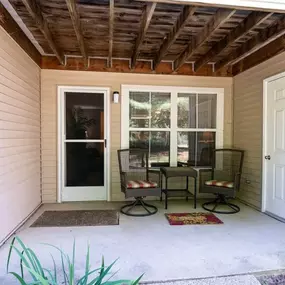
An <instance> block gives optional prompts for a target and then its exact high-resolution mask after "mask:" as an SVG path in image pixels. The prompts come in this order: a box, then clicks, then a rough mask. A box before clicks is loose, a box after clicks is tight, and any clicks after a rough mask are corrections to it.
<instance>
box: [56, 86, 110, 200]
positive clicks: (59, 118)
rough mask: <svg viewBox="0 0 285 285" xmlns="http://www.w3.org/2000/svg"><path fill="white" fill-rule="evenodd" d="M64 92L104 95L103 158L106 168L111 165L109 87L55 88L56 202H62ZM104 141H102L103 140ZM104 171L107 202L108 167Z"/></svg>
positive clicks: (108, 198)
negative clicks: (105, 142) (104, 146)
mask: <svg viewBox="0 0 285 285" xmlns="http://www.w3.org/2000/svg"><path fill="white" fill-rule="evenodd" d="M65 92H82V93H100V92H102V93H106V102H105V108H106V109H105V110H106V119H105V123H106V125H105V131H106V134H105V138H106V140H107V145H106V150H105V153H106V154H105V158H106V162H107V166H110V165H111V159H110V156H111V155H110V143H111V140H110V110H111V108H110V88H109V87H91V86H63V85H60V86H58V87H57V202H58V203H61V202H62V183H63V173H62V163H63V159H64V156H63V151H62V143H63V140H62V132H63V130H62V118H63V114H62V111H63V110H62V103H63V94H64V93H65ZM92 141H94V142H95V141H102V140H92ZM103 141H104V140H103ZM105 171H106V191H107V201H111V183H110V181H111V180H110V177H111V176H110V175H111V173H110V167H105Z"/></svg>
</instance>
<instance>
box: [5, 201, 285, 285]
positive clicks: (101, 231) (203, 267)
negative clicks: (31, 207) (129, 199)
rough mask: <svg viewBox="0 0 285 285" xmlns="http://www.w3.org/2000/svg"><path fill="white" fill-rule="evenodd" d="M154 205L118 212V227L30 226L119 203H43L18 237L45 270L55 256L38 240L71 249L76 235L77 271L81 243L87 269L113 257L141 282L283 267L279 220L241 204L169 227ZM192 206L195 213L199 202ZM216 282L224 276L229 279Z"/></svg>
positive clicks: (182, 206) (176, 207)
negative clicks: (152, 211) (213, 220)
mask: <svg viewBox="0 0 285 285" xmlns="http://www.w3.org/2000/svg"><path fill="white" fill-rule="evenodd" d="M157 205H158V206H159V212H158V214H156V215H154V216H151V217H145V218H133V217H127V216H123V215H121V217H120V225H119V226H103V227H98V226H97V227H71V228H29V224H30V223H32V222H33V221H34V220H35V219H36V218H37V217H38V216H39V215H40V214H41V213H42V212H43V211H44V210H56V209H59V210H60V209H62V210H66V209H107V208H108V209H114V208H118V207H119V205H118V204H104V203H99V204H98V203H95V204H92V203H86V204H61V205H58V204H57V205H45V206H43V207H42V208H41V209H40V210H39V212H38V213H37V214H36V215H35V217H33V218H32V219H31V221H29V223H28V224H27V225H25V227H24V228H23V229H22V230H21V231H20V232H19V233H18V235H19V236H20V237H21V238H22V239H23V241H24V242H25V243H26V244H27V245H29V246H30V247H31V248H32V249H34V250H35V251H36V252H37V254H38V255H39V257H40V259H41V260H42V262H43V263H44V265H45V266H46V267H47V268H51V267H52V260H51V258H50V253H52V254H53V255H54V256H55V257H56V259H57V260H58V253H57V252H56V251H55V250H53V249H52V248H50V247H48V246H46V245H43V244H42V243H48V244H53V245H56V246H59V247H61V248H62V249H63V250H64V251H65V252H67V253H71V251H72V243H73V239H75V240H76V245H77V255H76V260H77V271H76V274H77V275H78V276H80V275H82V274H83V272H84V266H85V264H84V262H85V254H86V247H87V243H88V242H89V243H90V246H91V255H92V256H91V263H92V265H93V268H96V267H98V266H99V264H100V259H101V256H102V255H104V257H105V260H106V263H111V262H112V261H113V260H115V259H116V258H118V257H119V258H120V260H119V261H118V263H117V265H116V269H120V271H119V272H118V274H117V275H116V277H117V278H123V279H126V278H127V279H135V278H136V277H138V276H139V275H141V274H142V273H145V275H144V279H143V281H157V282H161V281H165V280H177V279H192V278H207V277H217V276H228V275H237V274H249V273H252V272H258V271H267V270H278V269H283V268H285V224H283V223H281V222H279V221H277V220H274V219H272V218H270V217H268V216H266V215H264V214H261V213H259V212H257V211H255V210H253V209H251V208H249V207H247V206H243V205H241V207H242V210H241V212H240V213H238V214H236V215H217V216H218V217H219V218H220V219H221V220H222V221H223V222H224V224H223V225H201V226H190V225H189V226H170V225H169V224H168V222H167V220H166V218H165V217H164V213H165V211H164V209H163V205H162V204H160V203H159V202H158V203H157ZM191 211H192V212H194V209H193V207H192V202H191V201H190V202H189V203H186V202H183V203H180V202H178V201H171V202H170V205H169V209H168V212H172V213H174V212H191ZM198 211H202V210H201V208H199V209H197V210H196V212H198ZM8 250H9V245H8V244H7V245H5V246H3V247H2V248H1V249H0V284H11V285H12V284H13V283H12V282H13V281H11V278H10V277H8V276H7V275H6V274H5V260H6V257H7V254H8ZM11 269H12V270H16V271H18V269H19V266H18V262H17V261H16V260H13V262H12V267H11ZM239 278H247V277H244V276H243V277H240V276H239V277H238V279H236V280H237V281H236V282H239V281H238V280H239ZM222 280H224V281H221V282H226V281H227V280H229V279H222ZM247 280H248V281H247V282H248V283H232V282H233V281H232V280H231V281H229V282H230V283H217V282H218V281H220V280H219V279H216V281H215V282H216V283H215V284H254V283H249V282H251V276H249V277H248V279H247ZM188 282H190V281H188ZM191 282H192V281H191ZM191 282H190V283H187V284H191V285H192V284H199V285H200V284H201V285H202V284H203V285H204V284H214V283H209V282H211V281H210V280H209V279H208V280H205V282H208V283H191ZM193 282H194V281H193ZM195 282H198V281H195ZM199 282H202V281H199ZM252 282H253V281H252ZM14 284H17V283H14ZM177 285H178V284H177ZM179 285H180V284H179ZM181 285H184V284H181Z"/></svg>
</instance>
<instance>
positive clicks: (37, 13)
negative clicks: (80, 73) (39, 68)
mask: <svg viewBox="0 0 285 285" xmlns="http://www.w3.org/2000/svg"><path fill="white" fill-rule="evenodd" d="M22 2H23V4H24V5H25V7H26V9H27V10H28V12H29V14H30V15H31V17H32V18H33V19H34V21H35V22H36V24H37V26H38V28H39V29H40V31H41V32H42V34H43V35H44V37H45V39H46V40H47V42H48V44H49V46H50V48H51V49H52V51H53V52H54V54H55V55H56V57H57V59H58V60H59V62H60V63H61V64H63V65H64V63H65V61H64V55H63V53H62V51H61V50H60V49H59V48H58V47H57V46H56V44H55V42H54V40H53V37H52V34H51V32H50V30H49V27H48V24H47V22H46V21H45V19H44V17H43V15H42V12H41V9H40V7H39V6H38V4H37V3H36V1H35V0H22Z"/></svg>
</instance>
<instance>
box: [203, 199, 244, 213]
mask: <svg viewBox="0 0 285 285" xmlns="http://www.w3.org/2000/svg"><path fill="white" fill-rule="evenodd" d="M220 205H224V206H227V207H228V208H229V210H216V208H218V207H219V206H220ZM202 207H203V209H205V210H207V211H209V212H213V213H217V214H236V213H238V212H239V211H240V207H239V206H237V205H235V204H232V203H229V202H228V200H227V198H226V197H225V196H224V195H218V197H217V198H216V199H214V200H213V201H210V202H207V203H204V204H203V205H202Z"/></svg>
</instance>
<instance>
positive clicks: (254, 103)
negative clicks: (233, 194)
mask: <svg viewBox="0 0 285 285" xmlns="http://www.w3.org/2000/svg"><path fill="white" fill-rule="evenodd" d="M284 71H285V53H283V54H280V55H278V56H276V57H273V58H271V59H269V60H268V61H265V62H263V63H261V64H259V65H257V66H255V67H253V68H251V69H249V70H247V71H245V72H244V73H241V74H239V75H237V76H235V77H234V104H233V105H234V146H235V147H237V148H242V149H244V150H245V151H246V152H245V161H244V167H243V176H242V183H241V191H240V193H239V198H240V199H241V200H243V201H245V202H247V203H250V204H251V205H253V206H255V207H257V208H259V209H260V208H261V199H262V197H261V192H262V135H263V133H262V128H263V80H264V79H266V78H268V77H270V76H272V75H275V74H278V73H281V72H284ZM246 180H250V184H247V183H246Z"/></svg>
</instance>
